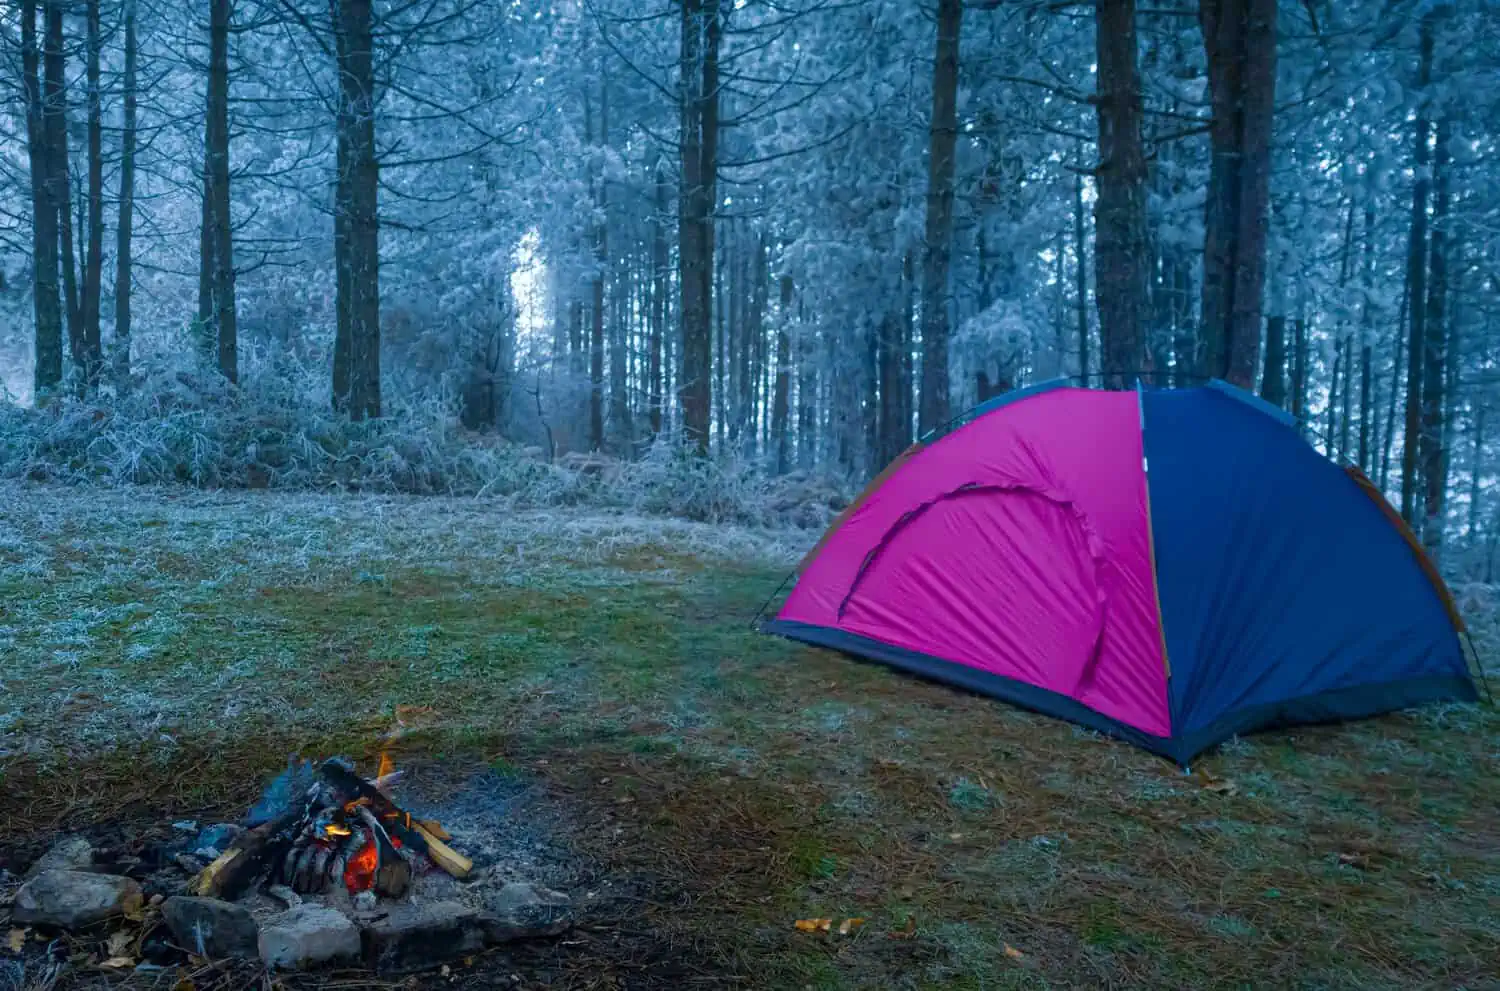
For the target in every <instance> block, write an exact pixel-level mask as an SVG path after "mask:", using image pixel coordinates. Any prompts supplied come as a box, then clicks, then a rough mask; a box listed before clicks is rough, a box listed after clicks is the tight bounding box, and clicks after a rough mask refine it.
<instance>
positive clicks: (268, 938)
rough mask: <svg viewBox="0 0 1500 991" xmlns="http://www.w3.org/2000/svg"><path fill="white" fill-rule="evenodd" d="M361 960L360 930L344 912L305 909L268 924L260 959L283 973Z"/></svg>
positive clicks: (317, 907) (264, 928)
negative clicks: (338, 962) (326, 964)
mask: <svg viewBox="0 0 1500 991" xmlns="http://www.w3.org/2000/svg"><path fill="white" fill-rule="evenodd" d="M358 956H359V930H358V929H356V928H355V927H354V923H353V922H350V921H349V919H348V917H347V916H345V915H344V914H343V913H342V912H338V911H336V910H334V909H331V908H324V907H323V906H322V905H301V906H298V907H297V908H294V909H291V910H290V911H286V912H282V913H281V914H280V915H275V916H272V917H271V918H269V919H267V920H266V921H265V924H264V925H262V926H261V930H260V958H261V959H262V960H264V961H265V962H266V966H268V967H272V968H275V969H280V970H306V969H308V968H309V967H316V966H317V965H318V964H322V963H329V962H331V961H334V960H351V959H354V958H355V957H358Z"/></svg>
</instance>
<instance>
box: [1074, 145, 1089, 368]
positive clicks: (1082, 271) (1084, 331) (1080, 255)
mask: <svg viewBox="0 0 1500 991" xmlns="http://www.w3.org/2000/svg"><path fill="white" fill-rule="evenodd" d="M1073 250H1074V251H1075V252H1076V253H1077V258H1075V259H1074V262H1075V263H1076V264H1077V278H1076V283H1077V287H1076V290H1075V292H1076V296H1077V299H1076V300H1075V301H1074V302H1075V303H1076V309H1077V312H1078V375H1079V381H1080V383H1081V384H1083V385H1087V384H1088V382H1089V262H1088V243H1087V241H1085V240H1084V223H1083V175H1082V174H1078V175H1075V176H1074V177H1073Z"/></svg>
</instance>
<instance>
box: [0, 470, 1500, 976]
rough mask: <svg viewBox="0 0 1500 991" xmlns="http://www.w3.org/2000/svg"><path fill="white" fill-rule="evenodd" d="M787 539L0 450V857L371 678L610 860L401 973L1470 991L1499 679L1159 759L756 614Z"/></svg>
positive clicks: (316, 751) (249, 759)
mask: <svg viewBox="0 0 1500 991" xmlns="http://www.w3.org/2000/svg"><path fill="white" fill-rule="evenodd" d="M811 539H812V535H810V534H805V533H802V534H791V535H788V534H785V533H775V532H754V531H748V530H734V529H729V528H723V527H717V528H716V527H709V526H702V525H694V524H687V523H680V522H673V521H665V520H654V519H642V518H629V517H612V516H589V515H575V516H560V515H556V514H553V515H541V514H535V515H532V514H514V513H508V512H506V511H504V510H503V509H500V508H486V507H485V506H484V505H483V504H479V503H474V502H462V501H447V500H438V499H425V500H424V499H400V498H380V499H376V498H361V497H315V496H284V495H267V494H256V495H222V496H221V495H205V494H202V493H185V492H157V491H150V490H139V491H124V490H97V491H88V490H77V489H61V488H52V487H40V486H34V485H10V486H0V655H3V656H4V658H5V662H4V664H3V665H0V683H3V684H0V688H3V694H0V866H4V865H6V858H7V857H9V858H10V859H11V860H12V861H13V863H11V864H9V866H12V867H13V868H14V867H15V866H17V865H18V864H19V862H20V861H21V860H22V859H23V858H24V857H29V856H30V855H33V854H35V853H36V852H38V850H39V849H40V848H41V847H42V846H43V845H45V844H46V842H47V841H48V840H49V839H50V838H51V837H52V836H53V835H54V834H55V833H56V832H57V831H59V830H62V829H65V828H66V829H84V828H92V829H98V830H104V829H117V828H120V824H121V823H128V822H147V821H152V822H170V821H171V820H172V819H175V818H181V817H208V816H212V815H214V814H216V813H217V814H219V815H222V816H223V817H226V818H238V817H239V816H240V815H241V814H242V813H243V810H244V808H245V805H246V803H248V802H249V801H251V800H252V799H253V798H254V796H255V794H256V793H257V791H258V790H259V788H260V787H261V785H262V784H263V783H264V782H265V780H266V778H267V777H268V776H269V775H270V774H272V773H274V772H275V771H276V770H277V769H278V768H280V767H282V766H284V765H285V762H286V759H287V755H288V754H289V753H292V752H293V751H298V752H302V753H304V754H307V755H309V756H321V755H325V754H329V753H345V754H349V755H351V756H355V757H358V758H362V759H369V758H371V757H373V756H374V755H375V754H376V753H378V751H379V749H380V747H381V746H382V743H381V739H380V737H381V734H382V733H384V732H385V731H386V730H388V729H389V728H390V727H391V725H392V723H393V719H394V716H395V713H396V711H397V707H398V706H402V707H410V708H404V709H402V710H401V711H402V712H403V713H405V714H406V715H405V717H404V718H406V719H407V721H408V722H409V723H410V726H409V729H408V732H407V733H406V735H405V736H404V737H402V738H401V739H400V741H399V742H398V743H397V744H396V745H395V746H396V753H395V756H396V759H397V762H398V764H401V765H403V766H406V767H408V768H412V769H413V773H417V774H427V775H429V776H434V775H436V776H442V775H449V776H454V775H462V774H466V773H472V772H475V771H484V772H486V773H489V774H491V775H495V774H498V775H502V776H505V777H507V778H509V779H513V780H514V781H516V782H518V783H519V784H521V785H523V786H524V787H526V788H528V789H531V790H532V791H534V792H535V793H537V794H539V795H542V796H544V797H545V798H546V800H547V801H548V802H551V803H552V807H553V808H555V809H558V810H565V811H566V812H567V813H568V814H567V815H566V816H562V815H559V816H556V817H554V818H555V820H556V822H557V823H558V825H557V826H556V829H557V831H558V832H559V835H560V836H561V837H562V839H563V840H564V841H565V842H566V845H567V848H568V850H569V851H570V855H571V856H573V857H576V858H577V859H578V861H579V863H580V864H586V865H588V872H586V873H588V875H589V877H591V878H592V879H593V880H592V881H591V883H596V886H598V885H606V884H610V885H613V890H615V891H617V892H619V894H618V895H617V896H615V897H613V898H611V899H603V900H601V901H599V902H598V903H597V904H598V907H597V908H596V909H593V910H590V911H589V912H587V913H585V915H584V917H583V919H582V921H581V924H580V926H579V928H578V930H577V931H576V932H575V933H574V934H573V935H572V936H570V937H568V938H565V939H563V940H561V941H559V942H557V943H554V944H548V945H546V946H544V947H536V948H528V949H524V950H519V951H497V952H496V953H495V954H492V955H490V956H487V957H484V958H481V959H479V960H477V961H475V962H474V964H473V966H471V967H460V968H458V969H457V970H455V971H454V973H453V974H452V977H451V980H442V981H440V980H439V979H438V978H437V977H435V976H434V977H431V978H429V979H424V980H431V982H432V984H433V986H437V984H439V983H442V984H443V985H444V986H456V987H490V986H495V985H496V977H495V975H496V974H503V975H507V976H508V975H511V974H514V975H517V977H518V978H519V981H520V984H519V986H522V987H540V986H547V987H554V988H578V989H582V988H668V987H672V988H679V987H705V988H706V987H746V988H771V989H781V988H786V989H801V988H814V989H819V991H822V989H835V988H893V989H953V991H957V989H981V988H983V989H997V988H1057V987H1117V988H1151V989H1165V988H1184V989H1186V988H1195V989H1196V988H1210V987H1212V988H1221V987H1222V988H1240V987H1247V988H1248V987H1257V988H1260V987H1286V988H1308V989H1312V988H1320V989H1346V988H1347V989H1351V991H1354V989H1358V991H1376V989H1386V988H1389V989H1412V988H1425V987H1432V988H1437V987H1442V988H1469V989H1478V988H1495V987H1500V910H1497V906H1500V815H1497V811H1500V799H1497V795H1500V715H1497V713H1496V712H1495V710H1493V709H1490V708H1484V707H1479V706H1448V707H1432V708H1427V709H1423V710H1420V711H1418V712H1414V713H1410V714H1402V715H1395V716H1390V717H1386V718H1382V719H1377V720H1371V721H1367V722H1363V723H1359V724H1356V725H1347V726H1342V727H1330V728H1318V729H1307V730H1299V731H1296V732H1292V733H1275V734H1266V735H1259V736H1256V737H1253V738H1251V739H1248V740H1244V741H1234V742H1232V743H1231V744H1229V745H1227V746H1225V747H1224V748H1221V749H1220V750H1219V751H1218V752H1216V753H1215V754H1212V755H1210V756H1207V757H1206V758H1205V759H1204V760H1203V761H1202V763H1201V765H1200V766H1197V767H1195V768H1194V772H1195V773H1194V774H1193V775H1191V776H1188V775H1184V774H1183V773H1182V772H1181V771H1180V770H1179V769H1177V768H1175V767H1173V766H1171V765H1170V764H1168V763H1166V762H1164V761H1161V760H1160V759H1158V758H1155V757H1152V756H1149V755H1147V754H1145V753H1143V752H1140V751H1138V750H1136V749H1134V748H1132V747H1129V746H1126V745H1124V744H1121V743H1117V742H1113V741H1110V740H1107V739H1105V738H1103V737H1100V736H1098V735H1096V734H1093V733H1090V732H1087V731H1083V730H1081V729H1077V728H1074V727H1073V726H1071V725H1069V724H1066V723H1062V722H1059V721H1056V720H1052V719H1047V718H1043V717H1039V716H1034V715H1031V714H1028V713H1025V712H1022V711H1020V710H1017V709H1014V708H1012V707H1009V706H1007V705H1003V704H1000V703H996V702H993V701H990V700H985V699H981V698H975V697H971V696H968V695H964V694H961V693H958V692H955V691H951V690H949V689H946V688H943V687H940V686H936V685H931V684H925V683H921V682H917V681H914V680H911V679H909V678H905V677H902V676H899V675H896V674H893V673H889V672H887V671H885V670H883V669H881V668H878V667H876V666H872V665H865V664H859V663H855V662H851V661H849V660H846V659H844V658H842V657H839V656H837V655H835V654H831V653H827V652H822V651H816V650H810V649H803V648H800V647H798V646H795V645H792V644H788V643H785V642H783V641H780V640H777V639H773V638H770V637H765V636H760V635H757V634H755V633H753V632H751V631H750V629H749V621H750V619H751V617H752V616H753V614H754V613H755V610H756V608H757V607H758V606H759V605H760V602H761V601H762V600H763V599H764V598H765V597H766V596H767V595H768V594H769V593H770V592H771V591H772V590H773V589H774V588H775V587H776V585H777V583H778V582H779V581H780V580H781V578H782V577H783V575H784V574H785V572H786V570H787V569H788V566H789V564H790V563H791V561H793V560H794V559H795V557H796V555H797V554H798V553H799V552H800V550H801V549H802V547H803V546H804V545H805V544H806V543H807V542H808V541H810V540H811ZM817 917H827V918H831V919H833V920H834V922H833V925H834V928H835V929H837V927H838V925H839V923H840V922H841V921H842V920H844V919H846V918H863V919H864V920H866V921H865V922H864V924H863V925H862V926H861V927H859V928H857V929H855V930H854V931H853V932H852V933H851V934H850V935H849V936H839V935H838V934H837V933H836V932H834V933H808V932H803V931H799V930H798V929H797V928H796V926H795V922H796V920H798V919H806V918H817ZM290 983H291V986H297V985H298V983H299V982H296V981H293V982H290ZM301 983H302V984H307V981H305V980H304V981H303V982H301ZM307 986H312V985H311V984H307ZM340 986H341V987H343V988H353V987H357V986H359V985H358V982H357V981H354V980H353V979H351V978H341V981H340ZM382 986H387V987H389V986H393V985H382Z"/></svg>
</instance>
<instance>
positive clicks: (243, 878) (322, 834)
mask: <svg viewBox="0 0 1500 991" xmlns="http://www.w3.org/2000/svg"><path fill="white" fill-rule="evenodd" d="M381 772H382V773H381V774H380V775H379V776H378V777H376V778H375V779H374V780H366V779H364V778H362V777H360V776H359V775H357V774H355V773H354V771H353V770H352V769H350V768H349V767H348V766H346V765H345V764H343V763H341V762H339V761H336V760H329V761H325V762H324V763H323V764H322V765H321V766H319V767H318V769H317V773H316V775H315V776H311V775H310V776H309V777H311V779H312V780H311V783H310V784H309V783H308V779H307V778H303V779H301V780H299V781H298V782H296V784H295V786H293V787H291V788H289V789H288V790H289V791H290V792H291V795H290V796H287V797H290V799H291V807H290V808H286V809H285V810H284V811H281V812H280V814H277V815H275V817H274V818H272V819H270V820H269V821H265V822H263V823H262V824H260V825H257V826H254V827H253V828H250V829H247V830H245V831H244V832H243V833H241V834H240V836H239V837H238V838H236V839H235V841H234V842H233V844H232V845H231V846H230V847H229V849H227V850H226V851H225V852H224V853H223V854H221V855H220V856H219V857H218V858H216V859H215V860H214V861H213V863H211V864H209V865H208V866H207V867H206V868H204V869H203V870H202V871H200V872H199V873H198V874H197V876H195V877H194V879H193V881H192V883H191V885H190V891H191V892H192V893H193V894H195V895H199V896H202V897H211V898H222V899H226V900H232V899H234V898H236V897H238V896H239V895H240V894H241V893H243V892H244V891H245V889H246V888H248V887H249V886H250V885H251V884H253V883H254V882H255V881H256V880H257V879H258V878H262V877H264V879H265V880H266V881H267V882H268V883H269V884H270V885H272V886H275V887H278V888H281V889H283V890H284V891H287V892H288V893H292V894H294V895H295V894H323V893H326V892H328V891H329V890H330V889H331V888H333V887H335V886H342V887H344V888H345V889H347V890H348V892H349V894H351V895H356V894H359V893H361V892H366V891H369V892H372V893H373V894H374V895H379V896H383V897H387V898H400V897H402V896H404V895H405V894H406V893H407V891H409V890H410V888H411V884H412V878H413V873H414V865H413V858H414V857H416V856H418V855H424V856H426V857H427V859H429V860H430V861H432V863H434V864H436V865H437V866H438V867H440V868H441V869H443V870H444V871H446V872H448V873H449V874H451V875H452V876H454V877H457V878H464V877H466V876H468V874H469V873H470V871H472V870H473V866H474V865H473V861H471V860H469V858H468V857H465V856H464V855H463V854H461V853H459V852H458V851H456V850H454V849H453V848H452V847H450V846H448V845H447V844H446V843H445V842H443V841H444V840H445V839H448V838H450V837H449V836H448V834H447V833H446V832H445V831H444V830H443V828H442V826H441V825H439V824H438V823H436V822H431V821H424V820H417V819H414V818H413V817H412V816H411V814H410V813H408V812H406V811H405V810H403V809H402V808H400V807H399V806H398V805H396V803H395V802H394V801H393V800H392V799H391V797H390V794H389V791H388V789H389V787H390V785H391V784H393V783H394V782H395V781H396V779H397V778H399V777H400V774H401V772H399V771H394V770H392V769H391V768H390V764H389V761H386V760H382V764H381ZM298 791H301V792H302V794H300V795H297V794H296V792H298ZM283 800H285V799H283Z"/></svg>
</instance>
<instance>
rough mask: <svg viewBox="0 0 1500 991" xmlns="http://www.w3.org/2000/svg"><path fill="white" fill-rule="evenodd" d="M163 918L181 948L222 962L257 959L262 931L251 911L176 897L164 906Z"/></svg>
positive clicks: (225, 904)
mask: <svg viewBox="0 0 1500 991" xmlns="http://www.w3.org/2000/svg"><path fill="white" fill-rule="evenodd" d="M161 915H162V919H163V920H164V921H165V922H166V924H167V928H168V929H170V930H171V931H172V936H173V938H174V939H175V940H176V941H177V945H178V946H180V947H182V948H183V949H184V950H187V951H189V952H190V953H196V954H198V955H199V956H203V957H208V958H210V959H213V960H221V959H223V958H225V957H244V958H251V957H254V956H255V955H256V954H257V953H258V952H259V945H260V943H259V937H260V929H259V928H258V927H257V926H256V925H255V920H254V919H253V918H251V916H250V912H249V910H247V909H245V908H242V907H241V906H239V905H231V904H230V903H229V902H223V901H219V899H217V898H188V897H186V896H174V897H172V898H168V899H167V900H166V901H165V902H163V903H162V906H161Z"/></svg>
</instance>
